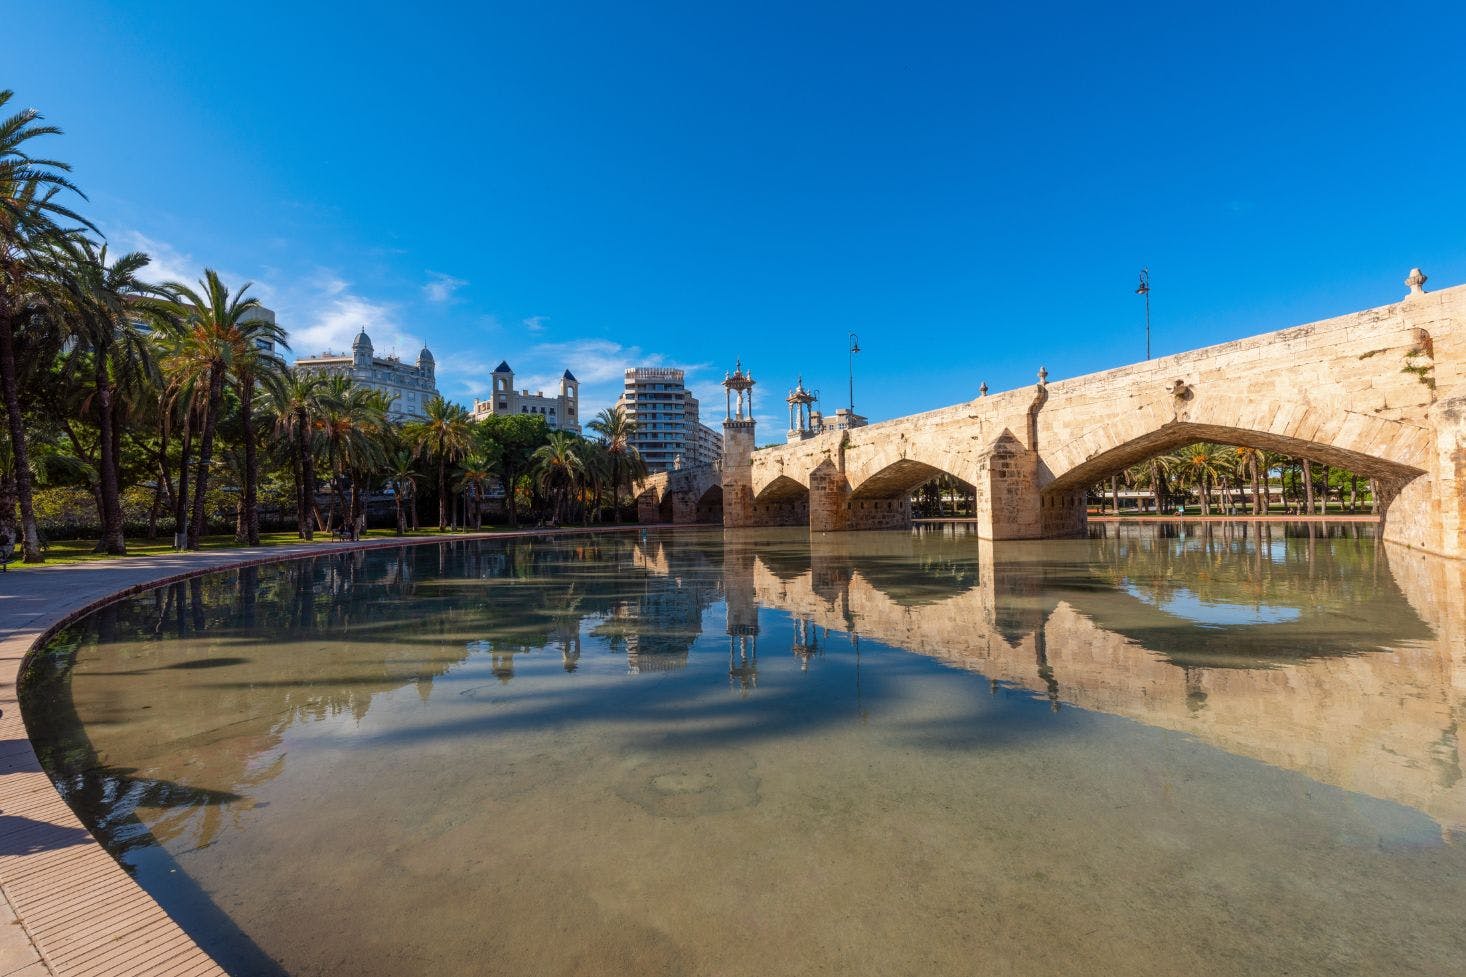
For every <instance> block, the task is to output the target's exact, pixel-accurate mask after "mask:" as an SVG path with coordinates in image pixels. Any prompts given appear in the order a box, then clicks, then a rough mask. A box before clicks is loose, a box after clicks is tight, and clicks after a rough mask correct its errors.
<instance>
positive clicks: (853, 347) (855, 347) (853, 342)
mask: <svg viewBox="0 0 1466 977" xmlns="http://www.w3.org/2000/svg"><path fill="white" fill-rule="evenodd" d="M858 352H860V340H859V339H856V338H855V333H853V332H852V333H851V334H850V355H849V356H848V357H847V360H848V363H847V366H848V368H849V373H850V414H851V416H852V417H853V416H854V415H855V354H856V353H858Z"/></svg>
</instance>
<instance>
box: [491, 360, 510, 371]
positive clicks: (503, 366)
mask: <svg viewBox="0 0 1466 977" xmlns="http://www.w3.org/2000/svg"><path fill="white" fill-rule="evenodd" d="M494 372H495V373H513V372H514V371H513V370H512V369H510V368H509V361H508V360H500V361H499V365H498V366H496V367H494Z"/></svg>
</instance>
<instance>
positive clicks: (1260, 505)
mask: <svg viewBox="0 0 1466 977" xmlns="http://www.w3.org/2000/svg"><path fill="white" fill-rule="evenodd" d="M1232 451H1233V452H1234V453H1235V454H1236V456H1237V457H1236V461H1235V462H1234V466H1235V468H1236V470H1237V471H1238V473H1239V474H1242V475H1245V476H1247V477H1248V478H1249V479H1250V480H1251V482H1252V514H1253V515H1255V516H1261V515H1265V514H1266V513H1267V504H1266V503H1265V502H1264V501H1263V497H1262V487H1263V485H1262V483H1263V481H1264V480H1265V478H1266V475H1267V469H1268V461H1267V452H1266V451H1263V450H1262V449H1261V448H1249V447H1246V446H1239V447H1236V448H1233V449H1232Z"/></svg>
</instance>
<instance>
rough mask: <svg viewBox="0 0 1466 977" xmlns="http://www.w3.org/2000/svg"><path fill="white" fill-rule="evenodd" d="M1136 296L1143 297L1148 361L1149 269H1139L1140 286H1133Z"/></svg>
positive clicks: (1147, 356)
mask: <svg viewBox="0 0 1466 977" xmlns="http://www.w3.org/2000/svg"><path fill="white" fill-rule="evenodd" d="M1135 294H1136V295H1144V296H1145V358H1146V359H1150V269H1149V268H1142V269H1140V284H1139V285H1136V286H1135Z"/></svg>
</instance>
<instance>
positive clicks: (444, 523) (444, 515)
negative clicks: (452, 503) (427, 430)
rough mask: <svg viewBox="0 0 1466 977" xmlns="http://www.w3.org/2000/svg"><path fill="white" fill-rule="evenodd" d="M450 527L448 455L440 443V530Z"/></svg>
mask: <svg viewBox="0 0 1466 977" xmlns="http://www.w3.org/2000/svg"><path fill="white" fill-rule="evenodd" d="M447 528H448V455H447V454H446V453H445V452H444V450H443V444H442V442H441V441H440V442H439V443H438V532H440V533H441V532H444V531H446V530H447Z"/></svg>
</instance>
